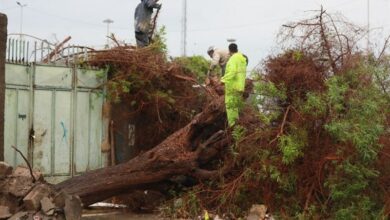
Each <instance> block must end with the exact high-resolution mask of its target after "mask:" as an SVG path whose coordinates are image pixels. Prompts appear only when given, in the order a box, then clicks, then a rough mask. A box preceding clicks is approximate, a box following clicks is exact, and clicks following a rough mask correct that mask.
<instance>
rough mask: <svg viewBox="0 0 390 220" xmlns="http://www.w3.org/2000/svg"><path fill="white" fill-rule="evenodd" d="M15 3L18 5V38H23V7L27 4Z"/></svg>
mask: <svg viewBox="0 0 390 220" xmlns="http://www.w3.org/2000/svg"><path fill="white" fill-rule="evenodd" d="M16 4H18V5H19V7H20V39H22V38H23V8H24V7H26V6H27V4H22V3H20V2H16Z"/></svg>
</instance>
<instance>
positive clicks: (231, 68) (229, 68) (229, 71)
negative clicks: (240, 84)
mask: <svg viewBox="0 0 390 220" xmlns="http://www.w3.org/2000/svg"><path fill="white" fill-rule="evenodd" d="M237 69H238V66H237V62H235V60H231V61H229V62H228V64H227V65H226V71H225V75H224V76H223V77H222V78H221V82H223V83H225V84H226V83H229V82H231V81H233V80H234V78H235V77H236V74H237Z"/></svg>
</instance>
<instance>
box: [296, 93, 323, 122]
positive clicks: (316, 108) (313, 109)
mask: <svg viewBox="0 0 390 220" xmlns="http://www.w3.org/2000/svg"><path fill="white" fill-rule="evenodd" d="M306 98H307V100H306V102H305V103H304V104H303V105H302V107H301V109H302V112H304V113H306V114H309V115H313V116H315V117H321V116H323V115H324V114H325V113H326V103H325V100H324V99H323V97H322V96H321V95H320V94H315V93H312V92H308V93H307V94H306Z"/></svg>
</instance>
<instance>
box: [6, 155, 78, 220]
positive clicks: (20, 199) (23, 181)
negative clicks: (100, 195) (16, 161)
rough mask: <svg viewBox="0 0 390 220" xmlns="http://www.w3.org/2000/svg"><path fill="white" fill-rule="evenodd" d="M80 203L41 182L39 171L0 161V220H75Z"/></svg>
mask: <svg viewBox="0 0 390 220" xmlns="http://www.w3.org/2000/svg"><path fill="white" fill-rule="evenodd" d="M81 211H82V208H81V201H80V199H79V198H78V197H76V196H71V195H68V194H66V193H64V192H63V191H61V190H58V189H56V188H55V187H54V186H53V185H50V184H48V183H46V182H45V180H44V179H43V175H42V174H41V173H40V172H36V171H31V170H30V169H29V168H26V167H22V166H18V167H16V168H15V169H13V168H12V167H11V166H9V165H8V164H6V163H4V162H0V219H11V220H21V219H52V220H62V219H67V220H76V219H80V217H81Z"/></svg>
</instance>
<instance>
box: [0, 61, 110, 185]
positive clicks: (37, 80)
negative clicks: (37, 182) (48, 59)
mask: <svg viewBox="0 0 390 220" xmlns="http://www.w3.org/2000/svg"><path fill="white" fill-rule="evenodd" d="M5 73H6V97H5V125H4V128H5V134H4V142H5V143H4V148H5V149H4V154H5V155H4V158H5V161H6V162H7V163H9V164H11V165H14V166H16V165H19V164H24V161H23V160H22V158H21V157H20V156H19V155H18V154H17V153H16V152H15V151H14V150H13V149H12V148H11V146H12V145H14V146H16V147H17V148H19V149H20V150H21V151H22V152H23V153H24V154H25V155H26V156H28V158H29V161H30V163H31V164H32V165H33V167H34V168H35V169H39V170H41V172H42V173H43V174H44V175H45V176H46V180H48V181H49V182H52V183H56V182H59V181H62V180H64V179H66V178H69V177H71V176H74V175H78V174H80V173H83V172H86V171H88V170H93V169H97V168H100V167H102V166H104V165H105V164H106V159H107V155H106V154H104V153H102V152H101V143H102V140H103V138H104V137H103V134H104V132H103V130H104V129H105V128H104V127H103V123H102V121H103V120H102V106H103V101H104V97H103V89H102V86H101V85H103V82H104V79H103V78H100V76H102V75H104V74H103V71H102V70H88V69H78V68H75V67H66V66H49V65H36V64H34V63H33V64H13V63H7V64H6V71H5Z"/></svg>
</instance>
